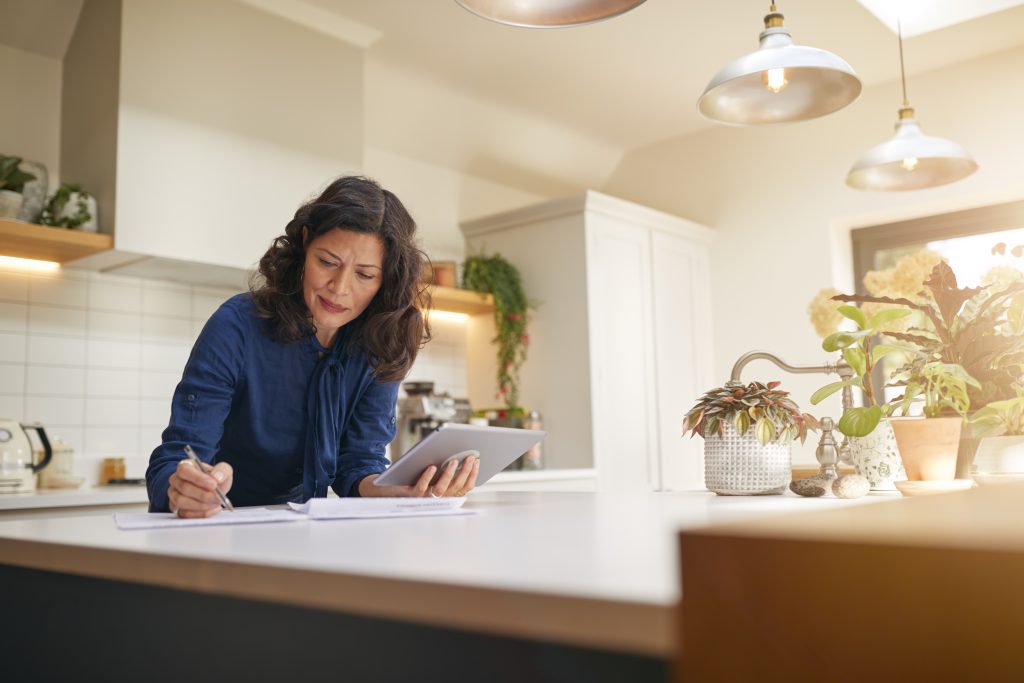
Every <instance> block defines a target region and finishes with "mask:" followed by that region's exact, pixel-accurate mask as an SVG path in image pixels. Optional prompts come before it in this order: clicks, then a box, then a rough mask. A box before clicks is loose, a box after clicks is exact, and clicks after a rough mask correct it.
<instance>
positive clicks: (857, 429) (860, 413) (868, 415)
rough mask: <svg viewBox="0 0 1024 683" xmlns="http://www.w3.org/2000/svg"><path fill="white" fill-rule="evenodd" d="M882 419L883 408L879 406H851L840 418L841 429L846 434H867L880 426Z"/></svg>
mask: <svg viewBox="0 0 1024 683" xmlns="http://www.w3.org/2000/svg"><path fill="white" fill-rule="evenodd" d="M881 419H882V409H881V408H879V407H878V406H871V407H870V408H863V407H862V408H850V409H849V410H847V411H846V412H845V413H843V416H842V417H841V418H840V419H839V425H838V427H839V431H840V432H842V433H843V434H845V435H846V436H867V435H868V434H870V433H871V432H873V431H874V429H875V427H877V426H878V422H879V420H881Z"/></svg>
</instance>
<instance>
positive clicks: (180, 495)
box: [167, 460, 233, 518]
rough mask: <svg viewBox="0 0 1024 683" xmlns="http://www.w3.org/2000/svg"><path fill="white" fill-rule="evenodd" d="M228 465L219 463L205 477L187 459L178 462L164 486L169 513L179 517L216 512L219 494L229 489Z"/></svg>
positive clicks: (229, 475)
mask: <svg viewBox="0 0 1024 683" xmlns="http://www.w3.org/2000/svg"><path fill="white" fill-rule="evenodd" d="M232 474H233V472H232V469H231V465H229V464H228V463H226V462H219V463H217V464H216V465H214V467H213V470H212V471H211V472H210V473H209V474H206V473H205V472H201V471H200V470H199V468H198V467H196V465H195V463H193V462H192V461H191V460H181V461H180V462H178V468H177V469H176V470H175V471H174V474H172V475H171V478H170V480H169V481H168V484H167V504H168V507H169V508H170V511H171V512H173V513H175V514H176V515H178V516H179V517H190V518H195V517H212V516H213V515H215V514H217V513H218V512H220V498H219V497H218V496H217V488H218V487H219V488H220V490H221V492H222V493H227V492H228V491H229V490H230V489H231V483H232Z"/></svg>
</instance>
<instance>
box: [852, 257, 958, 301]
mask: <svg viewBox="0 0 1024 683" xmlns="http://www.w3.org/2000/svg"><path fill="white" fill-rule="evenodd" d="M943 260H945V259H943V258H942V256H940V255H939V254H936V253H935V252H934V251H929V250H928V249H921V250H920V251H915V252H914V253H913V254H907V255H906V256H904V257H903V258H901V259H900V260H899V261H897V262H896V265H895V266H893V267H892V268H888V269H886V270H872V271H869V272H868V273H867V274H866V275H865V276H864V286H865V287H867V289H868V291H869V292H871V293H872V294H874V295H875V296H890V297H894V298H898V297H904V298H907V299H910V300H911V301H917V300H918V299H920V298H921V297H920V296H919V294H920V292H921V291H922V290H923V289H924V281H925V280H927V279H928V276H929V275H931V272H932V269H933V268H934V267H935V265H936V264H938V263H939V262H940V261H943Z"/></svg>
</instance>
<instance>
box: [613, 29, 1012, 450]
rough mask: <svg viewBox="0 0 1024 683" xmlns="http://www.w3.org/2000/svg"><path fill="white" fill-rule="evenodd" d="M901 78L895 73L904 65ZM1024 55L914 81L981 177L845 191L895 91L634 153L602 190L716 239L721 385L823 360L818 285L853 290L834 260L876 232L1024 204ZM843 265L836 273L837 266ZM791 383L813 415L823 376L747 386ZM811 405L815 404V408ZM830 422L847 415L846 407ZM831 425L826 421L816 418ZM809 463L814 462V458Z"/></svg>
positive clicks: (928, 128)
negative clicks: (920, 219) (762, 357)
mask: <svg viewBox="0 0 1024 683" xmlns="http://www.w3.org/2000/svg"><path fill="white" fill-rule="evenodd" d="M894 68H895V67H894ZM1021 74H1024V49H1017V50H1012V51H1007V52H1003V53H999V54H995V55H991V56H988V57H985V58H982V59H977V60H973V61H969V62H964V63H962V64H959V65H956V66H952V67H949V68H946V69H943V70H941V71H938V72H931V73H927V74H922V75H919V76H914V77H913V78H912V79H911V80H910V82H909V83H908V91H909V94H910V98H911V103H912V104H913V105H914V106H915V107H916V109H917V116H918V120H919V121H920V123H921V125H922V128H923V129H924V131H925V132H926V133H927V134H930V135H936V136H941V137H947V138H951V139H953V140H955V141H957V142H959V143H960V144H962V145H963V146H964V147H966V148H967V150H969V151H970V152H971V153H972V154H973V155H974V157H975V158H976V160H977V161H978V163H979V165H980V170H979V171H978V172H977V173H976V174H975V175H974V176H972V177H970V178H968V179H966V180H964V181H961V182H959V183H956V184H954V185H949V186H945V187H941V188H934V189H930V190H922V191H917V192H910V193H869V192H862V191H857V190H853V189H850V188H848V187H847V186H846V185H845V182H844V180H845V177H846V172H847V170H848V169H849V167H850V165H851V164H852V163H853V162H854V160H855V159H856V158H857V157H858V156H859V155H860V154H861V153H862V152H864V151H865V150H867V149H868V148H869V147H871V146H873V145H876V144H879V143H881V142H884V141H885V140H887V139H888V138H889V137H890V136H891V135H892V130H893V129H892V126H893V124H894V123H895V120H896V109H897V108H898V106H899V90H898V83H897V82H894V83H889V84H886V85H882V86H877V87H872V88H867V89H865V90H864V92H863V94H862V95H861V97H860V99H859V100H858V101H857V102H855V103H854V104H853V105H851V106H849V107H847V108H846V109H845V110H843V111H840V112H838V113H837V114H834V115H831V116H828V117H825V118H823V119H819V120H815V121H810V122H805V123H801V124H795V125H790V126H782V127H766V128H726V127H716V128H714V129H711V130H708V131H705V132H701V133H697V134H693V135H688V136H684V137H680V138H676V139H672V140H667V141H664V142H662V143H658V144H656V145H651V146H649V147H645V148H642V149H638V150H635V151H634V152H632V153H630V154H629V155H627V157H626V158H625V159H624V160H623V162H622V163H621V164H620V166H619V168H618V169H617V170H616V172H615V174H614V175H613V177H612V179H611V181H610V182H609V183H608V185H607V186H606V188H605V189H606V190H607V191H608V192H610V193H612V194H616V195H618V196H622V197H626V198H629V199H631V200H633V201H637V202H640V203H643V204H647V205H649V206H653V207H655V208H658V209H662V210H664V211H668V212H670V213H674V214H677V215H680V216H685V217H687V218H690V219H693V220H696V221H699V222H701V223H704V224H705V225H708V226H711V227H713V228H715V229H716V230H717V232H718V236H717V238H716V240H715V243H714V248H713V258H712V262H713V269H712V295H713V301H714V320H715V341H716V346H717V351H716V358H717V360H716V371H717V375H718V376H719V377H720V379H721V380H722V381H724V380H726V379H728V372H729V368H730V367H731V365H732V363H733V362H734V361H735V359H736V358H738V357H739V356H740V355H741V354H742V353H744V352H746V351H750V350H752V349H766V350H770V351H773V352H776V353H777V354H780V355H782V357H783V358H784V359H785V360H787V361H788V362H790V363H793V364H818V363H821V362H823V361H825V360H826V359H827V354H825V352H824V351H822V350H821V348H820V341H819V339H818V338H817V337H816V336H815V334H814V331H813V328H812V327H811V325H810V323H809V322H808V319H807V316H806V313H805V311H806V307H807V304H808V302H809V301H810V299H811V297H812V296H813V295H814V294H815V292H817V290H818V289H820V288H822V287H827V286H830V285H833V284H834V283H835V284H836V285H838V286H840V287H844V288H845V287H848V285H849V279H850V275H849V271H848V270H846V264H844V262H843V260H842V259H841V258H838V257H837V258H835V259H833V254H834V253H835V254H841V253H842V252H845V251H847V244H846V240H847V239H848V233H847V232H846V231H845V230H843V229H839V228H838V227H834V226H845V227H846V228H848V227H849V226H850V225H852V224H870V223H872V222H878V221H884V220H886V216H892V217H897V216H898V217H900V218H904V217H907V216H909V215H927V214H930V213H935V212H939V211H943V210H951V209H952V208H958V207H964V206H971V205H976V204H977V203H979V202H984V201H987V200H991V199H992V198H993V197H996V196H1003V195H1007V194H1010V195H1012V194H1017V195H1021V194H1024V186H1022V181H1024V165H1022V163H1021V160H1022V159H1024V120H1022V119H1021V115H1020V112H1021V111H1022V110H1024V77H1022V76H1021ZM833 260H835V265H834V264H833ZM755 378H758V379H776V378H778V379H782V380H783V381H784V383H785V386H788V387H789V388H791V389H793V392H794V398H796V399H797V401H798V402H801V404H806V402H807V399H808V398H809V396H810V394H811V393H812V391H813V390H814V389H815V388H816V387H817V386H820V385H821V384H823V383H825V381H826V380H825V378H824V377H820V378H819V377H817V376H792V377H791V376H786V375H784V374H783V373H782V372H781V371H779V370H776V369H774V367H773V366H771V365H770V364H767V363H763V362H758V363H757V364H754V365H751V367H750V368H749V369H748V370H747V371H746V372H745V373H744V379H755ZM806 407H809V406H806ZM821 412H822V413H827V414H832V415H833V416H835V415H838V413H839V408H838V399H836V401H834V402H831V403H829V404H828V405H827V407H826V408H825V409H824V410H822V411H821ZM818 414H821V413H818ZM799 459H801V460H807V461H813V449H811V448H806V449H804V451H802V452H801V454H800V456H799Z"/></svg>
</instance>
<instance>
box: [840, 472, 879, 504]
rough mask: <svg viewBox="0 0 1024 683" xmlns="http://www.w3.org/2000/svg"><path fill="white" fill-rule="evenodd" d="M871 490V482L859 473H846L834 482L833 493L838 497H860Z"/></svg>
mask: <svg viewBox="0 0 1024 683" xmlns="http://www.w3.org/2000/svg"><path fill="white" fill-rule="evenodd" d="M869 490H871V482H869V481H868V479H867V477H862V476H860V475H859V474H845V475H843V476H841V477H839V478H838V479H836V480H835V481H834V482H832V494H833V495H834V496H835V497H836V498H860V497H861V496H866V495H867V493H868V491H869Z"/></svg>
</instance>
